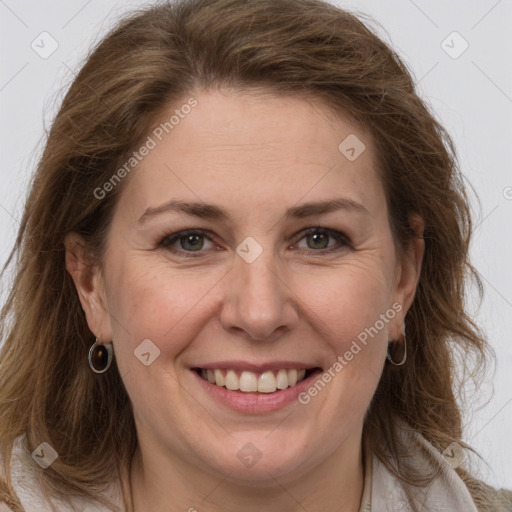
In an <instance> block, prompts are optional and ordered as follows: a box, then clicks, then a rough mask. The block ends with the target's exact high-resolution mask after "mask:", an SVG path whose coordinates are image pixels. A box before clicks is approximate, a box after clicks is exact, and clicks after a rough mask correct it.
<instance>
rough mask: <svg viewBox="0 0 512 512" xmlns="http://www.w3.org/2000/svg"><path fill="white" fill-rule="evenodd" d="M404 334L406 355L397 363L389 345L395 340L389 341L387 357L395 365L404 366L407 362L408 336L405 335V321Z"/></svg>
mask: <svg viewBox="0 0 512 512" xmlns="http://www.w3.org/2000/svg"><path fill="white" fill-rule="evenodd" d="M403 335H404V356H403V358H402V360H401V361H400V362H399V363H395V362H394V361H393V359H392V357H391V354H390V353H389V347H390V346H391V345H392V344H393V342H392V341H389V342H388V353H387V355H386V357H387V359H388V361H389V362H390V363H391V364H392V365H394V366H402V365H403V364H404V363H405V361H407V336H406V335H405V323H404V330H403Z"/></svg>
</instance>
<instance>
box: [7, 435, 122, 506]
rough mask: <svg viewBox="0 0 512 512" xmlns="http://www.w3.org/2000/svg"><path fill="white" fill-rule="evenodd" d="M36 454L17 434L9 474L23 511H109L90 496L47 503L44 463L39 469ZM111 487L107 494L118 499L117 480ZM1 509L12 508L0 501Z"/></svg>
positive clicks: (53, 500) (52, 500) (23, 438)
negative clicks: (44, 489) (42, 478)
mask: <svg viewBox="0 0 512 512" xmlns="http://www.w3.org/2000/svg"><path fill="white" fill-rule="evenodd" d="M36 455H37V452H34V456H33V455H32V453H30V452H29V451H28V450H27V448H26V447H25V436H20V437H18V438H16V440H15V442H14V444H13V448H12V454H11V463H10V466H11V467H10V469H11V475H10V476H11V482H12V486H13V488H14V491H15V493H16V495H17V497H18V499H19V500H20V502H21V505H22V507H23V510H24V511H25V512H53V511H54V510H58V511H59V512H71V511H76V510H82V511H87V512H110V509H108V508H105V507H102V506H99V505H98V503H97V502H95V503H91V502H90V500H87V499H86V498H81V497H74V498H72V499H70V501H69V502H68V501H63V500H59V499H57V498H53V499H51V503H50V502H49V501H48V500H47V499H46V497H45V495H44V493H43V490H42V488H41V481H40V480H41V479H40V471H41V470H44V464H43V465H40V466H41V469H40V468H39V467H38V465H37V464H38V462H37V459H36V457H35V456H36ZM43 457H44V455H43ZM2 466H3V464H2ZM112 489H113V494H110V493H109V494H108V497H109V498H112V499H114V501H115V502H118V500H117V499H115V497H116V496H117V495H118V493H117V492H116V490H117V484H113V486H112ZM119 505H121V503H119ZM2 507H3V508H2ZM121 509H122V506H119V510H121ZM0 512H12V510H11V509H10V508H9V507H8V506H7V505H5V504H3V503H0Z"/></svg>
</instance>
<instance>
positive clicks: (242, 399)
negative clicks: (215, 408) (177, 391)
mask: <svg viewBox="0 0 512 512" xmlns="http://www.w3.org/2000/svg"><path fill="white" fill-rule="evenodd" d="M191 371H192V373H193V374H194V375H195V377H196V378H197V379H198V380H199V384H200V385H201V386H202V387H203V388H204V389H205V390H206V391H207V392H208V393H209V394H210V395H211V396H213V397H214V398H215V399H217V400H218V401H219V402H221V403H222V404H224V405H227V406H228V407H230V408H231V409H233V410H235V411H238V412H245V413H249V414H260V413H264V412H271V411H277V410H278V409H282V408H284V407H286V406H287V405H290V404H291V403H293V402H296V401H297V399H298V396H299V395H300V394H301V393H302V392H304V391H305V390H306V389H307V388H308V387H309V386H310V385H311V384H312V382H313V381H314V380H315V379H316V378H317V377H318V375H320V374H321V373H322V372H321V370H315V371H314V372H313V373H312V374H311V375H309V376H308V377H307V379H304V380H302V381H300V382H299V383H298V384H296V385H295V386H291V387H287V388H286V389H278V390H277V391H274V392H273V393H244V392H242V391H230V390H229V389H226V388H225V387H221V386H216V385H215V384H212V383H211V382H209V381H207V380H205V379H203V378H202V377H200V375H199V374H198V373H197V372H196V371H195V370H191Z"/></svg>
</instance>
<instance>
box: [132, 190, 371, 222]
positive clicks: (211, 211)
mask: <svg viewBox="0 0 512 512" xmlns="http://www.w3.org/2000/svg"><path fill="white" fill-rule="evenodd" d="M338 210H345V211H353V212H356V213H363V214H365V215H369V213H370V212H369V211H368V210H367V209H366V208H365V207H364V206H363V205H362V204H361V203H358V202H356V201H353V200H352V199H347V198H342V197H340V198H336V199H330V200H328V201H317V202H308V203H303V204H300V205H297V206H292V207H290V208H288V209H287V210H286V212H285V214H284V216H283V218H284V219H304V218H307V217H313V216H315V215H324V214H327V213H331V212H334V211H338ZM167 212H178V213H185V214H187V215H191V216H194V217H199V218H201V219H210V220H220V221H226V222H227V221H228V220H229V218H230V217H229V214H228V212H227V211H226V210H224V209H223V208H221V207H220V206H216V205H213V204H207V203H201V202H187V201H169V202H167V203H165V204H162V205H160V206H156V207H153V208H148V209H147V210H146V211H145V212H144V213H143V214H142V216H141V217H140V218H139V220H138V221H137V222H138V223H139V224H144V223H145V222H146V221H147V220H149V219H150V218H151V217H155V216H156V215H160V214H162V213H167Z"/></svg>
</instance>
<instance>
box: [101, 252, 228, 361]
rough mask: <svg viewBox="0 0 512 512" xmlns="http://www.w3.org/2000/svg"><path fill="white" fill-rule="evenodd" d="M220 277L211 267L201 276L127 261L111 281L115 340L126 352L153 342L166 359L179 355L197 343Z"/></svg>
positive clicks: (151, 263)
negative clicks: (195, 332)
mask: <svg viewBox="0 0 512 512" xmlns="http://www.w3.org/2000/svg"><path fill="white" fill-rule="evenodd" d="M224 273H225V272H224ZM222 275H223V273H222V272H220V271H219V270H218V269H213V268H211V269H210V270H209V271H208V270H203V271H202V272H201V271H198V270H197V269H195V270H186V269H176V268H171V267H170V265H169V264H165V262H164V264H162V263H161V262H158V261H151V260H150V258H141V257H138V256H137V257H132V258H126V259H125V260H124V261H121V262H120V264H119V265H117V266H116V269H115V272H113V273H112V274H111V280H110V281H109V290H110V293H109V296H110V297H111V298H112V300H111V301H109V305H110V314H111V317H112V319H113V333H114V339H116V340H119V341H121V342H122V343H121V344H122V347H121V349H122V350H128V349H131V351H133V350H134V349H135V348H136V347H137V346H138V345H139V344H140V343H141V342H142V341H143V340H145V339H151V340H152V341H153V342H154V343H155V344H156V345H157V347H159V349H160V351H161V353H162V355H164V356H165V355H173V354H177V353H179V352H180V351H181V350H182V349H184V348H185V347H186V345H187V343H189V341H190V340H191V339H193V333H192V332H191V329H196V330H197V331H199V330H200V329H201V319H203V318H205V312H204V308H205V304H208V296H209V294H210V293H211V292H212V290H213V289H214V288H215V285H216V283H217V282H218V281H219V280H220V279H221V278H222Z"/></svg>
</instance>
